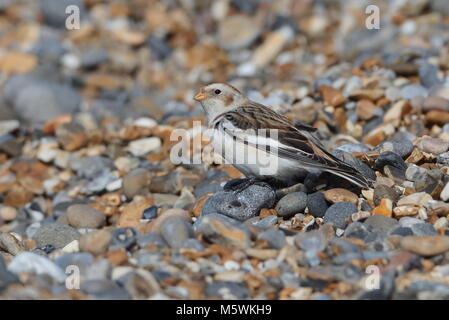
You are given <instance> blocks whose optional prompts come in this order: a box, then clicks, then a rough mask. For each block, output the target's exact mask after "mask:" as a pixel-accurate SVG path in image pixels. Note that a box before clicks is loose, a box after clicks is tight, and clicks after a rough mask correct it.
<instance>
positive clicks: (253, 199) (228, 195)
mask: <svg viewBox="0 0 449 320" xmlns="http://www.w3.org/2000/svg"><path fill="white" fill-rule="evenodd" d="M275 198H276V194H275V192H274V190H273V189H272V188H271V187H269V186H268V185H267V186H260V185H251V186H250V187H248V188H247V189H245V190H243V191H242V192H239V193H237V194H236V193H234V192H226V191H221V192H217V193H216V194H214V195H213V196H211V197H210V198H209V199H207V200H206V203H205V204H204V206H203V211H202V214H203V215H207V214H210V213H220V214H223V215H226V216H228V217H231V218H234V219H237V220H240V221H243V220H247V219H250V218H252V217H254V216H256V215H257V214H258V213H259V211H260V209H262V208H272V206H273V204H274V201H275Z"/></svg>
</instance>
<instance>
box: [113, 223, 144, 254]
mask: <svg viewBox="0 0 449 320" xmlns="http://www.w3.org/2000/svg"><path fill="white" fill-rule="evenodd" d="M137 235H138V233H137V230H136V229H135V228H132V227H124V228H117V229H115V230H114V231H112V240H111V242H110V245H109V250H117V249H130V248H131V247H132V246H134V244H135V243H136V242H137Z"/></svg>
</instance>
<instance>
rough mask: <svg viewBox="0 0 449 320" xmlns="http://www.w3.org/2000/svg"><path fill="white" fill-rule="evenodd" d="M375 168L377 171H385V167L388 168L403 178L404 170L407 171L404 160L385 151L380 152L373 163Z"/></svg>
mask: <svg viewBox="0 0 449 320" xmlns="http://www.w3.org/2000/svg"><path fill="white" fill-rule="evenodd" d="M375 165H376V168H377V169H378V170H382V171H385V166H388V167H390V168H392V169H394V170H396V171H398V172H399V173H400V175H403V176H404V178H405V170H407V165H406V164H405V162H404V160H403V159H402V158H401V157H400V156H399V155H398V154H396V153H394V152H391V151H387V152H382V153H381V154H380V155H379V157H378V158H377V159H376V161H375Z"/></svg>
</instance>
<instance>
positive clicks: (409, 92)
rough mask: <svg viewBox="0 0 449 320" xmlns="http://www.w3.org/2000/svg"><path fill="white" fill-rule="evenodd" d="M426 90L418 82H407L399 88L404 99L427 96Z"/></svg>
mask: <svg viewBox="0 0 449 320" xmlns="http://www.w3.org/2000/svg"><path fill="white" fill-rule="evenodd" d="M427 95H428V91H427V89H426V88H424V87H423V86H421V85H419V84H409V85H406V86H404V87H403V88H402V89H401V97H402V99H405V100H411V99H413V98H415V97H427Z"/></svg>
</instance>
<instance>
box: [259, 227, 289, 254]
mask: <svg viewBox="0 0 449 320" xmlns="http://www.w3.org/2000/svg"><path fill="white" fill-rule="evenodd" d="M257 239H263V240H266V241H267V243H268V244H269V245H270V246H271V247H272V248H273V249H276V250H281V249H282V248H283V247H284V246H285V245H286V244H287V241H286V240H285V235H284V232H282V231H281V230H273V229H270V230H266V231H264V232H262V233H260V234H259V235H258V236H257Z"/></svg>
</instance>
